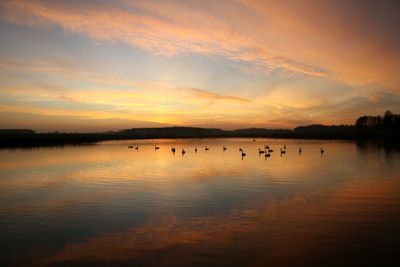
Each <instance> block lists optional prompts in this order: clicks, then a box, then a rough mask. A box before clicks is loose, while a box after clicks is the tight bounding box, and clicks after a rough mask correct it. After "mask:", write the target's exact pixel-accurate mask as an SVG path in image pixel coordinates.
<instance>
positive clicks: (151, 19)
mask: <svg viewBox="0 0 400 267" xmlns="http://www.w3.org/2000/svg"><path fill="white" fill-rule="evenodd" d="M118 2H119V1H118ZM118 2H117V4H116V5H112V6H111V5H101V4H96V5H90V4H82V5H81V6H73V5H66V3H64V4H62V3H59V2H57V3H55V2H41V1H24V0H19V1H13V2H3V3H2V4H1V5H2V8H1V10H2V12H1V15H2V17H3V18H4V19H6V20H8V21H10V22H13V23H17V24H21V25H26V26H30V27H51V26H58V27H61V28H63V29H65V30H66V31H68V32H72V33H78V34H84V35H86V36H89V37H90V38H93V39H95V40H101V41H119V42H122V43H125V44H128V45H133V46H135V47H140V48H141V49H143V50H146V51H148V52H151V53H154V54H156V55H164V56H173V55H174V54H177V53H186V52H192V53H199V54H207V55H222V56H225V57H227V58H229V59H231V60H235V61H243V62H253V63H254V64H257V65H261V66H263V67H265V68H266V69H270V68H280V69H282V70H286V71H289V72H291V73H295V74H299V75H310V76H325V75H326V74H327V73H326V71H325V70H324V69H322V68H321V67H314V66H312V65H310V64H306V63H302V62H297V61H296V60H294V59H289V58H287V57H285V56H284V55H282V54H280V53H279V51H274V50H272V49H270V48H267V47H265V45H264V44H263V43H259V42H258V41H257V40H255V39H253V38H251V37H249V36H247V34H246V33H243V32H240V31H236V30H234V29H233V28H232V25H230V24H229V23H227V22H226V21H224V17H218V16H210V15H207V13H200V12H198V11H196V10H194V9H192V8H188V7H187V6H185V5H173V4H171V5H169V4H168V7H169V8H167V7H166V4H165V3H164V4H163V3H162V2H159V3H153V4H152V3H146V2H140V1H139V2H135V1H133V2H129V3H128V2H127V1H124V2H119V3H118ZM118 4H119V5H118ZM233 4H234V3H230V4H229V5H233ZM163 8H165V9H163ZM236 8H240V6H236ZM177 14H179V15H180V16H178V17H177V16H176V15H177ZM193 17H195V18H196V21H197V23H198V24H196V25H194V24H193V23H192V22H191V21H192V19H193ZM178 18H181V19H178ZM254 26H256V25H254Z"/></svg>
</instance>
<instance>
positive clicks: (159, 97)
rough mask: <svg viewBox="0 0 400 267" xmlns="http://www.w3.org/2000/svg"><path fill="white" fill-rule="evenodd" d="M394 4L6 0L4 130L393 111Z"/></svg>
mask: <svg viewBox="0 0 400 267" xmlns="http://www.w3.org/2000/svg"><path fill="white" fill-rule="evenodd" d="M399 3H400V2H399V1H361V0H359V1H323V0H321V1H311V0H310V1H297V0H290V1H285V0H283V1H282V0H281V1H265V0H260V1H258V0H236V1H225V0H218V1H215V0H212V1H208V0H206V1H191V0H182V1H139V0H138V1H134V0H132V1H130V0H125V1H124V0H120V1H78V0H76V1H58V0H56V1H1V2H0V40H1V41H0V59H1V60H0V128H30V129H34V130H37V131H53V130H59V131H103V130H109V129H110V130H115V129H122V128H132V127H153V126H156V127H158V126H172V125H174V126H201V127H218V128H224V129H234V128H244V127H267V128H293V127H296V126H299V125H308V124H312V123H322V124H351V123H354V121H355V119H356V118H357V117H358V116H361V115H378V114H382V113H383V112H384V111H385V110H387V109H389V110H391V111H392V112H396V113H398V112H400V15H399V14H400V4H399Z"/></svg>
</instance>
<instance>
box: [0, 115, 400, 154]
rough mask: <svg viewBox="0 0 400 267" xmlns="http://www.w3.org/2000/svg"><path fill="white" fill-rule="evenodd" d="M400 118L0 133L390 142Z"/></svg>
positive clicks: (3, 140) (13, 143) (10, 137)
mask: <svg viewBox="0 0 400 267" xmlns="http://www.w3.org/2000/svg"><path fill="white" fill-rule="evenodd" d="M399 126H400V115H398V114H392V113H391V112H390V111H386V112H385V114H384V116H383V117H381V116H362V117H360V118H358V119H357V120H356V122H355V125H339V126H335V125H334V126H325V125H318V124H316V125H309V126H300V127H297V128H295V129H293V130H289V129H264V128H249V129H238V130H232V131H228V130H221V129H217V128H198V127H163V128H132V129H125V130H121V131H117V132H107V133H59V132H54V133H35V132H34V131H32V130H28V129H22V130H19V129H3V130H0V147H34V146H55V145H65V144H84V143H86V144H87V143H95V142H99V141H105V140H129V139H157V138H207V137H248V138H257V137H263V138H301V139H371V138H374V139H379V138H380V139H388V140H395V139H398V137H400V127H399Z"/></svg>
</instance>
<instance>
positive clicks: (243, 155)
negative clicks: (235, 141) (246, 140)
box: [241, 150, 246, 158]
mask: <svg viewBox="0 0 400 267" xmlns="http://www.w3.org/2000/svg"><path fill="white" fill-rule="evenodd" d="M241 154H242V158H243V157H245V156H246V153H244V151H243V150H242V153H241Z"/></svg>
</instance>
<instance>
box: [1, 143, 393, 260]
mask: <svg viewBox="0 0 400 267" xmlns="http://www.w3.org/2000/svg"><path fill="white" fill-rule="evenodd" d="M266 144H268V145H269V146H270V147H271V148H272V149H273V150H274V152H272V153H271V156H270V157H265V156H264V154H259V153H258V149H259V148H263V147H264V145H266ZM129 145H133V146H136V145H138V146H139V149H138V150H136V149H134V148H128V146H129ZM284 145H286V148H287V150H286V153H285V154H280V152H279V149H280V148H281V147H283V146H284ZM155 146H158V147H159V149H157V150H156V149H155ZM205 146H208V147H209V150H208V151H205ZM223 146H226V147H227V150H226V151H224V150H223V149H222V148H223ZM171 147H175V148H176V153H175V154H173V153H172V152H171ZM195 147H197V148H198V152H197V153H195V151H194V149H195ZM299 147H301V149H302V153H301V154H299ZM182 148H184V149H185V151H186V153H185V154H184V155H182V153H181V149H182ZM239 148H243V150H244V151H245V153H246V156H245V157H242V156H241V153H240V152H239ZM321 148H323V149H324V150H325V153H323V154H321V153H320V149H321ZM399 251H400V152H399V151H398V150H396V149H391V148H390V146H381V145H379V144H377V143H367V142H355V141H319V140H318V141H315V140H271V139H260V138H259V139H256V140H255V141H253V140H252V139H190V140H166V139H165V140H134V141H108V142H101V143H98V144H94V145H79V146H64V147H53V148H35V149H15V150H8V149H3V150H0V265H1V266H344V265H346V266H400V260H399V257H398V253H399Z"/></svg>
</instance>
